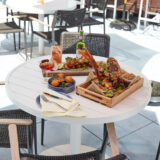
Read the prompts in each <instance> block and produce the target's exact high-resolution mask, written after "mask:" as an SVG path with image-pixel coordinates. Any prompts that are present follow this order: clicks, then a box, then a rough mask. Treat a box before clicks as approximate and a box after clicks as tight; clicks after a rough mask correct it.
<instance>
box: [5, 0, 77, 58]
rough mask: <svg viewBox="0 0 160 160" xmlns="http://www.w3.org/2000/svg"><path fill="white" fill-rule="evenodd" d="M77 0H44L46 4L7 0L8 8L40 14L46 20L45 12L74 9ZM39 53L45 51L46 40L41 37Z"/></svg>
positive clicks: (51, 12)
mask: <svg viewBox="0 0 160 160" xmlns="http://www.w3.org/2000/svg"><path fill="white" fill-rule="evenodd" d="M76 4H77V3H76V1H75V0H44V4H40V3H38V0H7V2H6V5H7V7H8V8H10V9H12V10H14V11H19V12H24V13H32V14H38V17H39V19H40V20H41V21H44V15H45V14H53V13H54V12H55V11H56V10H72V9H75V8H76ZM39 30H40V31H43V30H44V26H43V25H42V24H39ZM39 53H40V55H43V53H44V41H43V39H42V38H39Z"/></svg>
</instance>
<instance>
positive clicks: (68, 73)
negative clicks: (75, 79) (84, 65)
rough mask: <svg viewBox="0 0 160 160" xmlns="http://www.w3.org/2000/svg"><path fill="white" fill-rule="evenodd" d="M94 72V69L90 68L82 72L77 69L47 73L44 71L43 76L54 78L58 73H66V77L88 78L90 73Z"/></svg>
mask: <svg viewBox="0 0 160 160" xmlns="http://www.w3.org/2000/svg"><path fill="white" fill-rule="evenodd" d="M91 71H94V69H93V68H89V69H88V70H82V71H81V70H80V69H77V70H76V71H75V70H73V69H71V70H56V71H46V70H44V69H42V75H43V77H53V76H55V75H56V74H57V73H64V74H65V76H87V75H88V74H89V72H91Z"/></svg>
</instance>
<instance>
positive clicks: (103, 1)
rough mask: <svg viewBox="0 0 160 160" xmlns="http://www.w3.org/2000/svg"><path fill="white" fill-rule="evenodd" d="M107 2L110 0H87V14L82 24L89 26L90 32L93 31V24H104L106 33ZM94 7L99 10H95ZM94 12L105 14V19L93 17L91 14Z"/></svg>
mask: <svg viewBox="0 0 160 160" xmlns="http://www.w3.org/2000/svg"><path fill="white" fill-rule="evenodd" d="M107 3H108V0H88V1H87V6H86V8H87V10H86V12H87V15H86V17H85V18H84V21H83V24H82V26H89V32H91V26H92V25H102V24H103V26H104V34H105V32H106V31H105V27H106V26H105V18H106V8H107ZM94 8H97V9H98V10H96V11H95V10H93V11H92V9H94ZM92 13H98V14H102V16H103V21H99V20H97V19H95V18H93V17H91V16H90V15H91V14H92Z"/></svg>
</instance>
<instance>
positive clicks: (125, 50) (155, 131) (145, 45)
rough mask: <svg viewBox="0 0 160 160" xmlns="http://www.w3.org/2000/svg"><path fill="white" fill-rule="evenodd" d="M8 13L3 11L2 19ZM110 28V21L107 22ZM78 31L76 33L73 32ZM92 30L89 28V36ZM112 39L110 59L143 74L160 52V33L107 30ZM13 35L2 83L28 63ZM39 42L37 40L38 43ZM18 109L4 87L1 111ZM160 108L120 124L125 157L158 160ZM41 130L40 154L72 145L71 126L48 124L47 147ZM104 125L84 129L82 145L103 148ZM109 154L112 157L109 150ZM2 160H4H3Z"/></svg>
mask: <svg viewBox="0 0 160 160" xmlns="http://www.w3.org/2000/svg"><path fill="white" fill-rule="evenodd" d="M2 14H5V11H0V15H2ZM106 22H107V24H109V22H110V20H107V21H106ZM72 30H73V31H75V30H76V29H72ZM87 31H88V28H85V32H87ZM92 31H94V32H97V33H99V32H100V31H101V32H103V28H102V26H95V27H92ZM106 32H107V34H109V35H110V37H111V50H110V55H111V56H113V57H115V58H117V59H118V60H119V61H122V62H124V63H126V64H128V65H131V66H133V67H135V68H137V69H138V70H140V71H141V70H142V68H143V66H144V65H145V64H146V63H147V61H148V60H149V59H150V58H151V57H152V56H153V55H155V54H158V53H159V51H160V45H159V44H160V39H159V32H158V31H153V30H149V31H148V32H146V33H142V32H137V31H133V32H125V31H119V30H115V29H111V28H109V25H107V28H106ZM12 40H13V39H12V35H9V38H8V39H6V36H5V35H0V68H1V71H0V80H4V79H5V77H6V76H7V74H8V72H9V71H11V69H13V68H14V67H15V66H17V65H18V64H21V63H23V62H24V60H23V58H22V57H21V56H20V55H19V54H17V53H18V51H16V52H15V51H14V50H13V41H12ZM36 40H37V39H35V41H36ZM14 107H15V106H14V105H13V104H12V102H11V101H10V100H9V99H8V97H7V94H6V92H5V88H4V86H0V108H1V109H8V108H14ZM128 107H129V106H128ZM159 122H160V106H154V107H153V106H149V105H148V106H147V107H146V108H145V109H144V110H142V111H141V112H140V113H139V114H137V115H135V116H133V117H131V118H129V119H127V120H123V121H120V122H116V131H117V137H118V142H119V148H120V151H121V153H124V154H126V155H127V156H128V159H129V160H154V159H155V155H156V149H157V146H158V142H159V140H160V126H159ZM37 126H38V152H39V153H40V152H41V151H43V150H44V149H46V148H49V147H51V146H56V145H60V144H64V143H69V126H68V125H66V124H60V123H53V122H49V121H47V122H46V125H45V128H46V129H45V145H44V146H41V145H40V129H41V128H40V120H38V122H37ZM102 133H103V126H102V125H87V126H84V127H83V129H82V144H85V145H89V146H92V147H95V148H99V147H100V146H101V142H102ZM107 153H108V154H110V147H109V146H108V149H107ZM0 157H3V159H2V160H10V150H8V149H0ZM0 159H1V158H0Z"/></svg>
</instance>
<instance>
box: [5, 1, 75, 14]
mask: <svg viewBox="0 0 160 160" xmlns="http://www.w3.org/2000/svg"><path fill="white" fill-rule="evenodd" d="M6 4H7V7H9V8H11V9H13V10H14V11H19V12H25V13H33V14H53V13H54V12H55V11H56V10H72V9H75V8H76V4H77V3H76V1H75V0H44V4H40V3H38V0H26V1H24V0H14V1H13V0H7V2H6Z"/></svg>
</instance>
